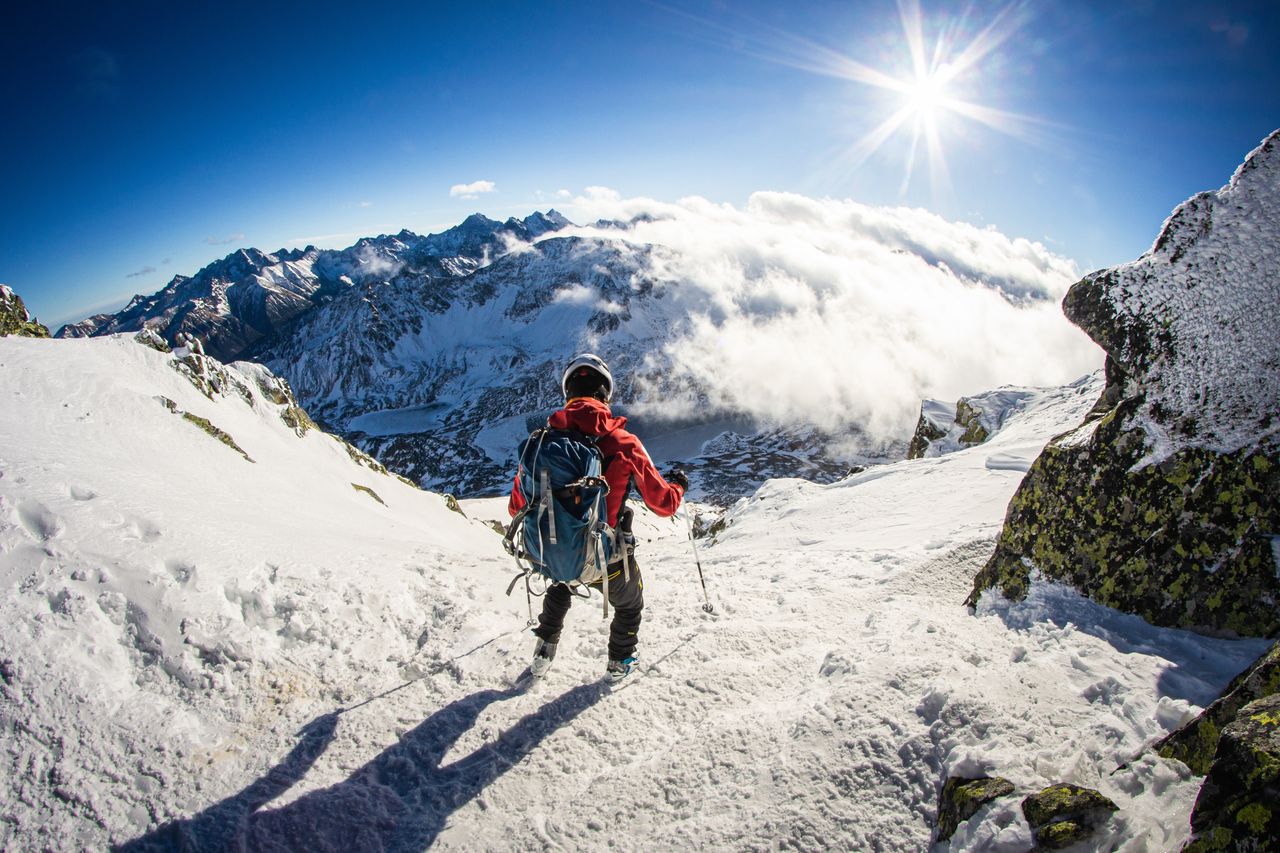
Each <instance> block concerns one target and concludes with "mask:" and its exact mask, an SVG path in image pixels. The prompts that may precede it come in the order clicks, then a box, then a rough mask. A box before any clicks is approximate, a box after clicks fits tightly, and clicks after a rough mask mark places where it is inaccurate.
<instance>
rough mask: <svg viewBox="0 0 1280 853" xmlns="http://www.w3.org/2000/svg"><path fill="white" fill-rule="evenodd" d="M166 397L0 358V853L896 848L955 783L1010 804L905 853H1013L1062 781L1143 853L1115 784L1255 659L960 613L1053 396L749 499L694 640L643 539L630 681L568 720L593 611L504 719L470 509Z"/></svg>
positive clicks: (492, 591) (724, 536)
mask: <svg viewBox="0 0 1280 853" xmlns="http://www.w3.org/2000/svg"><path fill="white" fill-rule="evenodd" d="M170 362H172V356H167V355H163V354H160V353H157V352H154V351H152V350H149V349H147V348H145V347H142V346H140V345H138V344H136V343H134V342H133V341H131V340H130V339H128V338H127V337H126V338H106V339H89V340H66V341H30V340H19V339H12V338H6V339H3V340H0V436H2V437H3V442H2V443H0V580H2V581H3V584H4V595H3V597H2V598H0V675H2V676H3V681H2V685H0V686H2V688H3V690H2V693H0V724H2V725H3V728H2V731H3V760H4V763H5V773H4V779H5V782H4V783H3V787H0V846H3V847H4V848H5V849H34V848H44V847H48V848H53V849H80V848H85V847H87V848H102V847H105V846H107V845H109V844H124V845H126V846H125V849H128V850H142V849H169V848H172V847H175V846H177V845H178V843H179V841H180V840H185V841H186V842H188V843H190V844H191V846H192V848H193V849H224V848H225V847H227V846H228V845H229V844H233V843H235V842H237V841H238V842H241V843H243V844H244V845H246V846H248V847H250V848H258V849H264V848H265V849H299V850H335V851H336V850H343V851H346V850H357V849H360V850H378V849H388V850H419V849H423V848H425V847H427V846H429V845H432V844H434V845H436V846H437V848H438V849H444V850H451V849H459V850H508V849H549V850H561V849H565V850H568V849H595V848H600V847H605V846H609V845H612V846H614V847H616V848H619V849H625V850H661V849H689V848H705V849H749V850H771V849H856V850H909V849H917V850H918V849H925V848H927V847H928V846H929V844H930V841H931V835H930V826H931V823H932V819H933V816H934V809H935V804H936V798H937V792H938V789H939V787H940V785H941V782H942V781H943V780H944V779H945V777H946V776H947V775H949V774H974V775H976V774H977V773H979V772H987V773H992V774H998V775H1003V776H1005V777H1007V778H1009V779H1010V780H1012V781H1013V782H1014V783H1015V784H1016V785H1017V787H1018V792H1017V793H1018V795H1017V796H1013V797H1008V798H1005V799H1003V800H999V801H997V802H995V803H994V804H992V805H990V806H988V807H987V808H985V809H984V810H983V811H981V812H979V814H978V815H977V816H976V817H975V818H974V819H973V820H972V821H970V822H969V823H968V824H965V825H962V826H961V829H960V831H959V832H958V833H957V835H956V837H955V838H954V839H953V840H952V842H951V843H950V845H949V846H947V845H939V848H940V849H953V850H1002V849H1003V850H1025V849H1027V848H1028V847H1029V846H1030V835H1029V830H1028V829H1027V827H1026V825H1025V823H1023V821H1022V818H1021V815H1020V812H1019V810H1018V803H1019V801H1020V799H1021V796H1024V795H1025V794H1027V793H1030V792H1032V791H1034V790H1038V789H1039V788H1041V787H1043V786H1045V785H1048V784H1050V783H1053V782H1062V781H1066V782H1076V783H1080V784H1084V785H1088V786H1090V787H1095V788H1098V789H1099V790H1101V791H1102V792H1103V793H1105V794H1107V795H1108V796H1110V797H1112V798H1113V799H1114V800H1115V801H1116V802H1117V803H1118V804H1119V805H1120V808H1121V811H1120V813H1119V814H1118V816H1117V817H1116V818H1114V819H1113V820H1112V822H1111V824H1110V825H1109V826H1108V828H1107V835H1106V840H1105V841H1104V842H1102V843H1103V844H1105V846H1106V847H1107V849H1110V848H1112V847H1118V848H1119V849H1124V850H1131V851H1137V850H1150V851H1158V850H1168V849H1175V848H1176V847H1177V846H1178V844H1179V842H1180V839H1181V838H1183V837H1185V835H1186V823H1187V816H1188V814H1189V812H1190V807H1191V803H1192V801H1193V799H1194V796H1195V793H1196V789H1197V786H1198V780H1197V779H1195V778H1193V777H1189V776H1188V775H1187V773H1186V771H1185V769H1182V768H1181V766H1180V765H1173V764H1171V763H1168V762H1164V761H1161V760H1157V759H1152V758H1149V757H1147V758H1142V759H1140V760H1138V761H1136V762H1133V763H1131V764H1130V765H1129V766H1128V767H1127V768H1126V769H1123V770H1120V771H1118V772H1114V771H1116V767H1117V766H1118V765H1120V764H1122V763H1124V762H1125V761H1127V760H1129V759H1130V758H1131V757H1132V756H1134V755H1135V754H1136V753H1138V752H1139V751H1140V749H1141V748H1142V746H1143V745H1145V744H1147V743H1149V742H1150V741H1151V740H1153V739H1155V738H1156V737H1158V736H1160V735H1162V734H1164V733H1165V732H1167V731H1169V730H1170V729H1171V728H1172V727H1174V726H1176V725H1177V724H1178V723H1179V722H1180V721H1181V720H1182V719H1184V718H1185V717H1186V716H1187V715H1188V714H1190V713H1192V712H1193V711H1194V710H1195V709H1196V707H1197V706H1199V705H1203V704H1205V703H1207V702H1208V701H1209V700H1210V699H1212V698H1214V696H1215V695H1216V693H1217V691H1218V690H1219V689H1220V688H1221V687H1222V686H1223V685H1224V684H1225V683H1226V682H1227V681H1228V680H1229V679H1230V677H1231V676H1233V675H1234V674H1235V673H1236V672H1238V671H1239V670H1241V669H1243V668H1244V667H1245V666H1246V665H1247V664H1248V663H1250V662H1251V661H1252V660H1253V658H1254V657H1256V655H1258V654H1259V653H1261V651H1262V650H1263V648H1264V644H1263V643H1262V642H1259V641H1234V642H1233V641H1226V640H1215V639H1208V638H1204V637H1200V636H1196V635H1193V634H1189V633H1186V632H1180V631H1173V630H1166V629H1155V628H1151V627H1150V626H1147V625H1146V624H1145V623H1143V622H1141V620H1138V619H1136V618H1132V617H1128V616H1124V615H1120V614H1117V613H1115V612H1114V611H1110V610H1108V609H1106V608H1103V607H1099V606H1097V605H1095V604H1092V603H1090V602H1088V601H1086V600H1084V599H1082V598H1080V597H1079V596H1077V595H1075V594H1074V593H1072V592H1070V591H1069V590H1065V589H1062V588H1059V587H1054V586H1050V585H1046V584H1036V585H1035V586H1033V590H1032V594H1031V595H1030V596H1029V598H1028V600H1027V601H1025V602H1023V603H1020V604H1016V605H1012V604H1009V603H1007V602H998V601H997V602H991V601H990V600H989V599H990V598H991V597H990V596H984V603H983V605H982V607H981V608H980V609H979V611H978V613H977V614H976V615H970V614H969V613H968V612H967V611H966V610H965V608H963V607H962V605H961V601H962V600H963V599H964V597H965V594H966V593H967V591H968V589H969V586H970V583H971V580H972V577H973V574H974V572H975V571H976V570H977V569H978V568H979V567H980V566H981V565H982V562H983V561H984V560H985V558H986V557H987V556H988V555H989V553H990V551H991V549H992V547H993V544H994V538H995V536H996V535H997V534H998V532H999V529H1000V524H1001V522H1002V520H1003V515H1004V508H1005V505H1006V504H1007V502H1008V500H1009V498H1010V497H1011V495H1012V494H1013V491H1014V489H1015V488H1016V486H1017V484H1018V481H1019V479H1020V478H1021V476H1022V472H1023V471H1025V469H1026V467H1027V466H1028V465H1029V463H1030V460H1031V459H1032V458H1034V456H1035V454H1036V453H1037V452H1038V451H1039V449H1040V447H1041V446H1042V445H1043V444H1044V443H1045V442H1046V441H1047V440H1048V439H1049V438H1050V437H1051V436H1053V435H1054V434H1056V433H1060V432H1063V431H1066V430H1067V429H1069V428H1071V427H1073V426H1074V425H1076V424H1077V423H1078V422H1079V420H1080V418H1081V417H1082V415H1083V413H1084V412H1085V411H1086V410H1087V409H1088V408H1089V407H1090V406H1091V405H1092V403H1093V402H1094V400H1095V399H1096V398H1097V396H1098V394H1099V392H1100V390H1101V388H1100V384H1099V380H1098V379H1097V378H1090V379H1087V380H1084V381H1082V382H1080V383H1077V384H1076V385H1074V386H1068V387H1065V388H1060V389H1051V390H1047V391H1044V392H1040V393H1037V394H1036V395H1033V396H1031V397H1029V398H1027V399H1026V400H1024V401H1023V403H1022V406H1021V408H1020V409H1019V411H1017V412H1016V413H1015V414H1013V415H1011V416H1010V417H1009V419H1008V420H1007V421H1006V422H1005V424H1004V427H1003V429H1002V430H1001V431H1000V432H999V433H998V434H997V435H996V436H995V437H994V438H993V439H992V440H991V441H990V442H988V443H987V444H984V445H980V446H978V447H975V448H972V449H969V450H964V451H960V452H957V453H953V454H949V455H945V456H941V457H935V458H928V459H919V460H913V461H910V462H901V463H897V464H894V465H887V466H880V467H876V468H872V469H870V470H868V471H866V472H864V473H862V474H859V475H856V476H854V477H851V478H848V479H845V480H843V481H841V482H839V483H836V484H833V485H829V486H816V485H813V484H810V483H806V482H803V481H799V480H775V481H770V482H769V483H767V484H766V485H765V486H764V487H763V488H762V489H761V490H760V491H759V492H758V493H757V494H756V495H755V496H753V497H752V498H749V499H746V500H744V501H742V502H740V503H739V504H738V505H737V506H735V507H733V508H732V509H731V510H730V513H729V516H728V519H727V521H728V524H727V526H726V527H725V528H724V529H723V530H721V531H720V532H719V533H718V535H717V536H716V539H715V541H714V543H712V542H709V541H707V540H701V541H700V556H701V562H702V566H703V568H704V570H705V573H706V576H707V583H708V585H709V587H710V589H711V590H712V598H713V600H714V602H715V604H716V610H717V613H716V614H715V615H713V616H709V615H707V614H705V613H703V612H702V610H701V609H700V605H701V603H702V600H701V588H700V587H699V584H698V578H697V573H696V570H695V568H694V564H693V553H692V550H691V548H690V544H689V541H688V539H687V537H686V533H685V525H684V521H683V519H682V518H681V519H678V520H659V519H656V518H653V517H652V516H647V515H646V516H643V517H642V518H641V519H640V520H639V521H638V522H637V527H638V532H639V533H640V535H641V539H642V546H641V550H640V552H639V556H638V559H639V562H640V563H641V565H642V566H643V568H644V572H645V580H646V584H645V593H646V599H647V608H646V611H645V614H646V619H645V623H644V626H643V627H642V629H641V646H640V651H641V657H642V660H643V662H644V668H643V669H642V671H641V672H640V673H638V674H637V675H634V676H632V677H631V678H629V679H628V680H627V681H626V682H624V683H623V684H622V685H621V686H619V687H616V688H614V689H612V690H610V689H608V688H606V687H605V686H603V685H602V683H601V681H600V676H601V674H602V673H603V668H604V647H605V638H606V633H607V632H606V626H605V625H604V623H603V622H602V620H601V618H600V611H599V607H598V604H599V600H598V598H597V599H595V600H593V601H592V602H590V603H587V602H580V603H578V604H577V605H576V606H575V607H574V609H573V612H572V613H571V615H570V622H569V625H568V628H567V630H566V632H565V635H564V638H563V639H562V642H561V646H560V652H559V656H558V658H557V660H556V663H555V667H554V668H553V669H552V671H551V673H550V674H549V675H548V676H547V677H546V678H545V679H544V680H542V681H541V682H539V683H536V684H533V685H529V684H528V683H527V681H526V680H524V679H522V678H521V677H520V676H521V673H522V671H523V670H524V668H525V664H526V662H527V656H528V654H529V652H530V650H531V646H532V642H531V640H530V638H529V637H528V635H527V634H526V633H524V632H523V627H524V620H525V612H524V609H525V603H524V601H523V600H521V599H522V598H523V596H522V595H521V594H520V593H519V592H517V593H516V594H515V595H513V596H512V597H511V598H507V597H505V596H504V594H503V593H504V592H505V589H506V584H507V581H508V580H509V577H510V574H509V572H508V569H509V568H510V565H509V562H508V558H506V557H505V555H504V554H503V552H502V550H501V547H500V542H499V538H498V536H497V535H496V534H495V533H494V532H493V531H492V530H491V529H490V528H489V526H488V525H487V524H486V523H485V522H486V520H489V519H502V518H503V517H504V516H505V510H504V502H503V501H502V500H500V499H489V500H478V501H466V502H464V503H463V509H464V511H465V512H466V513H467V515H468V516H470V518H464V517H463V516H461V515H459V514H457V513H453V512H450V511H449V510H448V509H447V508H446V507H445V502H444V501H443V499H441V498H440V497H439V496H436V495H432V494H428V493H423V492H418V491H416V490H414V489H412V488H410V487H408V486H406V485H404V484H402V483H400V482H398V481H396V480H395V479H393V478H391V477H388V476H385V475H383V474H380V473H377V472H375V471H372V470H370V469H369V468H367V467H364V466H361V465H358V464H357V463H356V462H355V461H353V459H352V458H351V456H350V455H349V454H348V453H347V451H346V450H345V449H344V447H343V446H342V445H341V444H340V443H339V442H337V441H335V440H334V439H332V438H329V437H328V436H325V435H322V434H319V433H317V432H314V431H313V432H310V433H308V434H307V435H306V436H305V437H303V438H299V437H297V436H296V434H295V433H294V432H293V431H292V430H291V429H290V428H289V427H288V426H287V425H286V424H285V423H283V422H282V421H281V420H280V418H279V408H280V407H279V406H278V405H276V404H272V403H270V402H269V401H268V400H266V399H265V398H264V397H263V396H262V394H261V393H260V391H259V390H258V389H257V388H256V386H255V384H254V383H253V382H252V381H251V379H250V378H249V377H247V376H245V377H242V379H243V381H244V382H245V383H246V387H248V388H249V391H250V393H249V395H248V399H245V398H243V397H242V396H241V395H240V394H239V393H234V392H233V393H229V394H227V395H226V396H219V397H218V398H217V399H216V400H209V399H207V398H206V397H204V396H203V395H201V394H200V393H199V392H198V391H197V390H196V389H195V387H194V386H193V385H192V384H191V383H190V382H188V381H187V379H186V378H185V377H183V376H182V375H180V374H179V373H178V372H177V371H175V370H173V369H171V367H170ZM233 375H234V374H233ZM157 396H163V397H166V398H168V399H169V400H172V401H173V402H174V404H175V405H176V408H177V409H178V410H179V411H182V412H189V413H191V414H193V415H195V416H199V417H203V418H206V419H207V420H208V421H210V422H211V423H213V424H214V425H216V426H217V427H219V428H220V429H222V430H223V431H225V432H226V433H228V434H229V435H230V436H231V437H232V438H233V439H234V440H235V442H236V443H237V444H238V445H239V446H240V447H241V448H242V449H243V450H244V452H245V454H247V456H248V457H249V458H251V459H253V460H254V461H253V462H249V461H247V460H246V459H245V458H243V457H242V456H241V455H240V454H238V453H236V452H235V451H234V450H233V449H231V448H230V447H228V446H225V445H224V444H222V443H220V442H219V441H217V440H215V439H214V438H212V437H211V436H209V435H207V434H206V433H205V432H204V431H202V430H201V429H198V428H197V427H196V426H195V425H193V424H192V423H190V422H188V420H187V419H184V418H183V417H182V416H181V415H178V414H175V413H173V412H171V411H170V410H169V408H168V407H166V406H163V405H161V404H160V402H158V401H157V399H156V398H157ZM353 485H355V486H362V487H364V488H366V489H371V490H373V491H374V492H375V493H376V494H377V495H378V497H379V498H381V501H382V502H379V501H377V500H375V499H374V498H373V497H372V496H371V495H369V494H368V493H367V492H364V491H361V490H359V489H356V488H353ZM535 606H536V602H535ZM174 820H177V821H178V823H176V824H169V823H168V822H170V821H174Z"/></svg>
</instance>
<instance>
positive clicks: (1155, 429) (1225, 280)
mask: <svg viewBox="0 0 1280 853" xmlns="http://www.w3.org/2000/svg"><path fill="white" fill-rule="evenodd" d="M1063 310H1064V311H1065V312H1066V315H1067V317H1068V318H1069V319H1070V320H1071V321H1072V322H1074V323H1076V324H1077V325H1079V326H1080V327H1081V328H1082V329H1084V331H1086V332H1087V333H1088V334H1089V335H1090V336H1091V337H1092V338H1093V339H1094V340H1095V341H1097V342H1098V343H1099V344H1101V345H1102V346H1103V347H1104V348H1105V349H1106V351H1107V356H1108V358H1107V362H1108V365H1107V368H1108V369H1107V378H1108V389H1107V391H1106V392H1105V393H1104V394H1103V398H1102V400H1100V401H1099V405H1098V406H1095V408H1094V410H1093V411H1092V412H1091V413H1090V415H1089V416H1088V417H1087V418H1086V420H1085V422H1084V424H1082V425H1081V426H1080V427H1079V428H1078V429H1076V430H1074V431H1072V432H1069V433H1067V434H1066V435H1063V436H1059V437H1058V438H1057V439H1055V440H1054V441H1052V442H1050V444H1049V445H1048V446H1047V447H1046V448H1045V450H1044V453H1043V454H1042V455H1041V456H1040V457H1039V458H1038V459H1037V460H1036V462H1035V463H1034V465H1033V466H1032V468H1031V470H1030V471H1029V472H1028V475H1027V477H1026V479H1025V480H1024V481H1023V483H1022V485H1021V486H1020V488H1019V489H1018V492H1017V494H1015V495H1014V498H1013V500H1012V501H1011V502H1010V504H1009V509H1008V513H1007V516H1006V520H1005V526H1004V531H1003V533H1002V534H1001V537H1000V540H999V544H998V546H997V549H996V552H995V554H994V555H993V556H992V558H991V559H990V561H989V562H988V563H987V565H986V566H985V567H984V568H983V570H982V571H981V572H980V573H979V574H978V576H977V578H976V579H975V582H974V590H973V593H972V594H971V596H970V598H969V603H970V604H974V603H976V601H977V599H978V597H979V596H980V595H981V594H982V592H983V590H986V589H988V588H991V587H996V588H998V589H999V590H1000V591H1001V592H1003V593H1004V594H1005V595H1006V596H1009V597H1012V598H1020V597H1022V596H1023V595H1024V594H1025V593H1026V590H1027V584H1028V580H1029V576H1030V574H1031V573H1032V572H1033V571H1037V572H1039V573H1041V574H1042V575H1043V576H1045V577H1048V578H1052V579H1055V580H1061V581H1065V582H1067V583H1070V584H1072V585H1074V586H1075V587H1077V588H1078V589H1080V590H1081V591H1082V592H1084V593H1085V594H1086V595H1089V596H1090V597H1092V598H1094V599H1095V600H1097V601H1100V602H1102V603H1104V604H1107V605H1110V606H1112V607H1116V608H1118V609H1121V610H1125V611H1129V612H1133V613H1137V614H1139V615H1141V616H1142V617H1144V618H1145V619H1147V620H1148V621H1150V622H1152V623H1154V624H1157V625H1169V626H1179V627H1190V628H1196V629H1201V630H1208V631H1214V632H1234V633H1237V634H1244V635H1254V636H1270V635H1273V634H1275V633H1276V632H1277V630H1280V608H1277V606H1276V604H1277V600H1278V599H1280V578H1278V577H1277V575H1278V572H1277V563H1280V545H1277V542H1278V541H1280V540H1277V538H1276V536H1275V534H1276V531H1278V530H1280V335H1277V334H1276V330H1277V329H1278V328H1280V131H1277V132H1276V133H1273V134H1272V135H1271V136H1270V137H1269V138H1268V139H1267V140H1265V141H1264V142H1263V144H1262V145H1260V146H1259V147H1258V148H1257V149H1255V150H1254V151H1253V152H1252V153H1250V154H1249V156H1248V158H1247V159H1246V160H1245V162H1244V164H1243V165H1242V166H1241V167H1240V168H1239V169H1238V170H1237V171H1236V173H1235V175H1234V176H1233V177H1232V179H1231V182H1230V183H1229V184H1228V185H1227V186H1225V187H1223V188H1222V189H1221V190H1219V191H1217V192H1213V193H1202V194H1200V195H1197V196H1196V197H1194V198H1192V199H1190V200H1189V201H1187V202H1185V203H1184V204H1182V205H1181V206H1180V207H1179V208H1178V209H1177V210H1176V211H1174V213H1173V215H1172V216H1171V217H1170V218H1169V220H1168V221H1167V222H1166V223H1165V225H1164V228H1163V230H1162V231H1161V233H1160V237H1159V239H1158V240H1157V241H1156V243H1155V245H1154V246H1153V247H1152V249H1151V250H1150V251H1149V252H1148V253H1147V254H1145V255H1143V256H1142V257H1141V258H1139V259H1138V260H1137V261H1134V262H1133V263H1130V264H1126V265H1123V266H1120V267H1115V268H1113V269H1108V270H1103V271H1100V272H1097V273H1094V274H1092V275H1089V276H1086V277H1085V278H1084V279H1083V280H1082V281H1080V282H1078V283H1077V284H1075V285H1074V286H1073V287H1072V288H1071V290H1070V291H1069V292H1068V294H1067V296H1066V299H1065V300H1064V304H1063Z"/></svg>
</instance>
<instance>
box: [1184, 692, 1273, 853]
mask: <svg viewBox="0 0 1280 853" xmlns="http://www.w3.org/2000/svg"><path fill="white" fill-rule="evenodd" d="M1183 849H1184V850H1187V851H1205V850H1280V695H1273V696H1268V697H1267V698H1265V699H1259V700H1258V701H1256V702H1252V703H1250V704H1248V705H1246V706H1245V707H1244V708H1242V709H1241V710H1240V713H1239V715H1238V716H1237V717H1236V719H1235V721H1234V722H1232V723H1231V724H1230V725H1228V726H1227V727H1226V728H1225V729H1223V730H1222V737H1221V739H1220V740H1219V741H1218V749H1217V753H1216V755H1215V756H1214V759H1213V766H1212V768H1211V769H1210V770H1209V775H1208V776H1207V777H1205V780H1204V785H1203V787H1201V789H1200V795H1199V796H1198V797H1197V798H1196V804H1195V808H1193V809H1192V811H1191V841H1190V843H1189V844H1188V845H1187V846H1186V847H1185V848H1183Z"/></svg>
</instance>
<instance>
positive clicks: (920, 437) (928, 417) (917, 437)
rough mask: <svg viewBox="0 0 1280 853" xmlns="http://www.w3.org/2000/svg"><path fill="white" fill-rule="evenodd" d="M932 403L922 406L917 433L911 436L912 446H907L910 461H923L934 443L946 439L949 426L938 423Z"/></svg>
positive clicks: (917, 423) (927, 402) (926, 402)
mask: <svg viewBox="0 0 1280 853" xmlns="http://www.w3.org/2000/svg"><path fill="white" fill-rule="evenodd" d="M929 403H930V401H928V400H926V401H925V402H924V403H922V404H921V405H920V420H918V421H916V431H915V433H914V434H913V435H912V436H911V444H909V445H908V446H907V458H908V459H921V458H923V457H924V455H925V453H927V452H928V450H929V445H931V444H933V442H935V441H937V440H939V439H941V438H945V437H946V435H947V425H946V424H941V423H938V421H939V420H940V418H938V417H937V408H936V407H933V408H931V407H930V405H929Z"/></svg>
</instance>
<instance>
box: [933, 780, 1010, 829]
mask: <svg viewBox="0 0 1280 853" xmlns="http://www.w3.org/2000/svg"><path fill="white" fill-rule="evenodd" d="M1013 791H1014V787H1013V783H1012V782H1010V781H1009V780H1008V779H1002V778H1000V777H999V776H996V777H990V776H982V777H980V778H977V779H966V778H964V777H963V776H952V777H951V778H950V779H948V780H947V781H946V783H945V784H944V785H943V786H942V793H941V794H939V795H938V835H937V840H938V841H946V840H948V839H949V838H951V836H953V835H955V832H956V827H958V826H959V825H960V824H962V823H964V822H965V821H966V820H968V819H969V818H971V817H973V816H974V815H975V814H976V813H977V811H978V809H980V808H982V807H983V806H985V805H986V804H987V803H989V802H991V801H992V800H994V799H997V798H998V797H1004V796H1008V795H1009V794H1012V793H1013Z"/></svg>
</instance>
